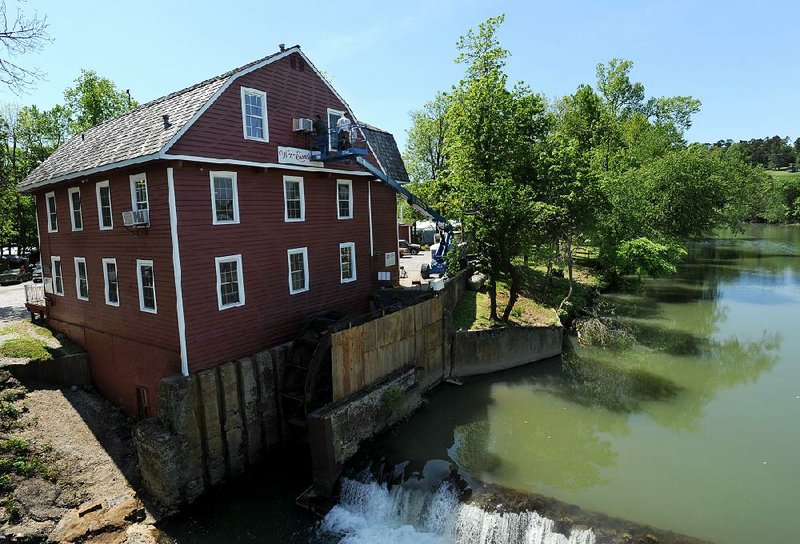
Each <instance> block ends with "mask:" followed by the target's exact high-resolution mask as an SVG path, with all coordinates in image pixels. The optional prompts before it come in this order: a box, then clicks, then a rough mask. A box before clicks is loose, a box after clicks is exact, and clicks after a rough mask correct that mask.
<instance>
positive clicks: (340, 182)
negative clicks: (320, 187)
mask: <svg viewBox="0 0 800 544" xmlns="http://www.w3.org/2000/svg"><path fill="white" fill-rule="evenodd" d="M339 185H347V187H348V195H349V197H350V202H349V204H348V206H349V210H350V215H339V211H340V210H339ZM336 218H337V219H352V218H353V180H350V179H337V180H336Z"/></svg>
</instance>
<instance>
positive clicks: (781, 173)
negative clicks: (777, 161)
mask: <svg viewBox="0 0 800 544" xmlns="http://www.w3.org/2000/svg"><path fill="white" fill-rule="evenodd" d="M764 172H766V173H767V174H769V175H770V176H772V177H773V178H777V179H786V178H795V179H800V172H789V171H788V170H764Z"/></svg>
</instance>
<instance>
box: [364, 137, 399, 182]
mask: <svg viewBox="0 0 800 544" xmlns="http://www.w3.org/2000/svg"><path fill="white" fill-rule="evenodd" d="M361 126H362V127H363V130H364V132H365V136H366V137H367V140H368V141H369V145H370V147H371V148H372V152H373V153H374V154H375V157H376V158H377V159H378V162H380V165H381V167H382V169H383V171H384V172H386V174H387V175H388V176H389V177H390V178H392V179H393V180H395V181H398V182H400V183H408V182H409V179H408V172H407V171H406V165H405V164H404V163H403V157H402V156H401V155H400V150H399V149H397V142H396V141H395V139H394V136H392V135H391V134H390V133H389V132H386V131H385V130H381V129H379V128H378V127H373V126H372V125H368V124H366V123H361Z"/></svg>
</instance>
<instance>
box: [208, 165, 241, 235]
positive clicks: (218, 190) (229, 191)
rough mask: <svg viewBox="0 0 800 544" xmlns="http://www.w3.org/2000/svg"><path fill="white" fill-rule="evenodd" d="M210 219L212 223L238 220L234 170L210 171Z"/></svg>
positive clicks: (236, 221) (237, 194) (220, 223)
mask: <svg viewBox="0 0 800 544" xmlns="http://www.w3.org/2000/svg"><path fill="white" fill-rule="evenodd" d="M211 219H212V223H213V224H214V225H224V224H226V223H238V222H239V193H238V190H237V188H236V172H211Z"/></svg>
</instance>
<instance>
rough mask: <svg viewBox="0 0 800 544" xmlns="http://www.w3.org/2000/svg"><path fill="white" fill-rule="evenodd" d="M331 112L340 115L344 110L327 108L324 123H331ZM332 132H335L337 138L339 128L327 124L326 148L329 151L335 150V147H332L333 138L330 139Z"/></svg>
mask: <svg viewBox="0 0 800 544" xmlns="http://www.w3.org/2000/svg"><path fill="white" fill-rule="evenodd" d="M332 113H335V114H336V115H338V116H339V117H342V116H343V115H344V114H345V112H344V111H341V110H335V109H333V108H328V114H327V117H326V118H325V124H326V125H330V124H331V114H332ZM334 131H336V132H334ZM334 134H336V137H337V138H338V137H339V130H338V129H337V127H332V126H328V150H329V151H331V152H334V151H336V150H335V149H333V140H332V138H333V135H334Z"/></svg>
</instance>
